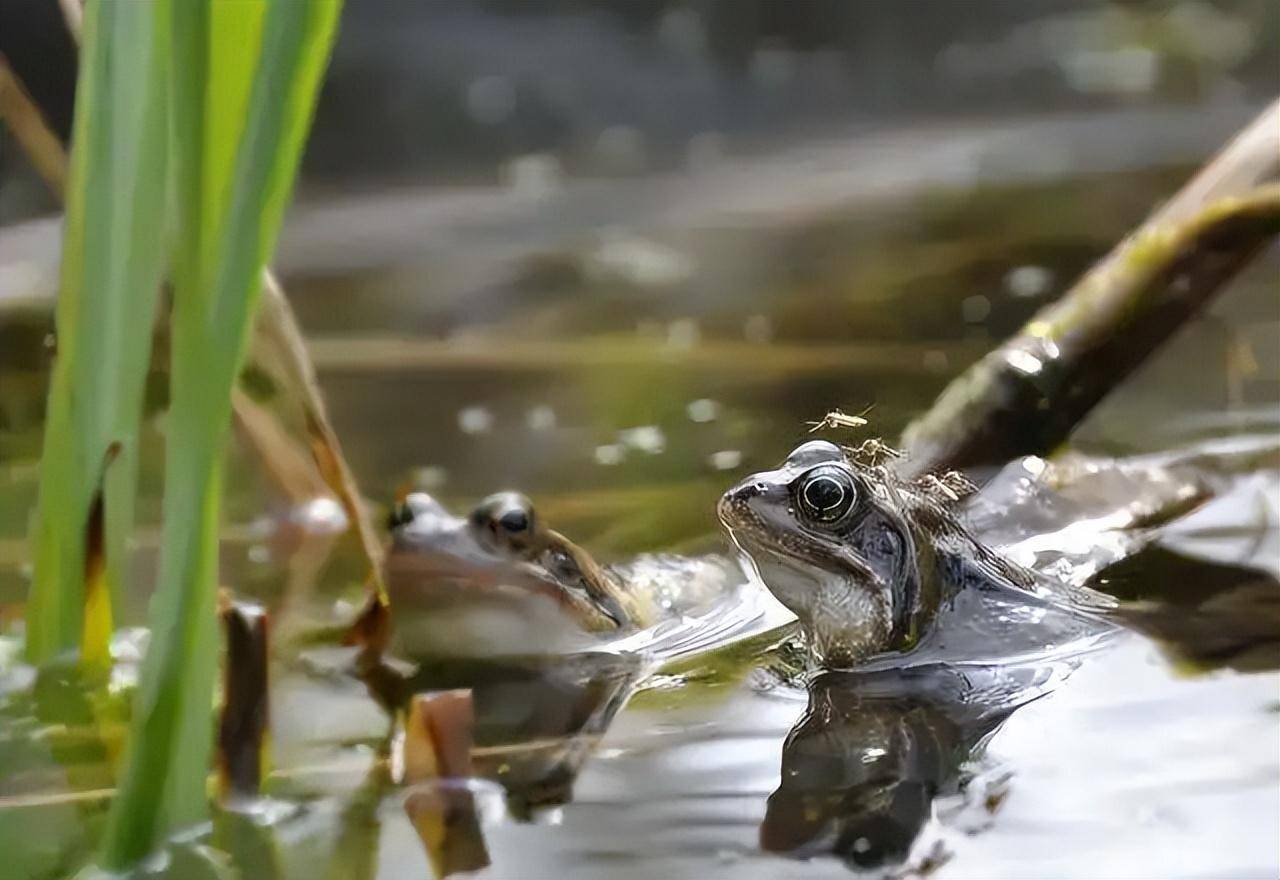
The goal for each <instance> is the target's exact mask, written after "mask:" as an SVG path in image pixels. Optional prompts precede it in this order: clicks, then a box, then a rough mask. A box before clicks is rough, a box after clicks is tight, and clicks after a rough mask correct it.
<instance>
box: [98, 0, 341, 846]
mask: <svg viewBox="0 0 1280 880" xmlns="http://www.w3.org/2000/svg"><path fill="white" fill-rule="evenodd" d="M162 6H163V8H164V9H165V10H166V12H165V14H166V15H170V16H171V18H170V19H169V20H170V24H171V30H170V33H171V35H172V42H173V51H174V59H175V63H174V65H173V67H172V82H171V90H172V101H171V105H170V106H171V111H170V112H171V118H172V154H171V155H172V159H173V167H174V176H175V179H174V189H175V192H176V194H177V208H176V212H177V216H176V218H175V219H176V225H177V230H178V232H177V243H176V247H175V256H174V268H173V277H174V308H173V319H172V321H173V332H172V339H173V362H172V367H171V380H170V381H171V384H170V388H171V391H170V398H171V401H172V402H171V407H170V412H169V418H168V423H167V426H168V436H167V438H166V440H167V449H166V461H165V498H164V536H163V546H162V550H161V564H160V583H159V590H158V592H157V595H156V599H155V601H154V603H153V607H152V614H151V623H152V641H151V647H150V649H149V651H148V654H147V659H146V663H145V667H144V670H143V675H142V682H141V684H140V687H139V694H138V699H137V702H136V706H135V714H134V726H133V731H132V736H131V737H130V743H129V755H128V759H127V763H126V770H125V774H124V778H123V779H122V782H121V785H120V789H119V795H118V796H117V799H116V801H115V803H114V804H113V806H112V810H111V816H110V819H109V822H108V827H107V833H106V837H105V840H104V853H103V861H104V864H105V865H106V867H108V868H113V869H114V868H121V867H124V866H126V865H128V864H130V863H132V862H134V861H136V860H137V859H138V858H140V857H142V856H143V855H145V854H147V853H148V852H150V851H151V850H152V849H153V848H154V847H155V846H156V845H157V844H158V842H159V841H160V838H161V836H162V835H163V834H165V833H166V832H167V831H169V830H171V829H173V828H176V827H179V826H182V825H186V824H189V823H191V822H193V821H196V820H198V819H200V818H201V817H203V815H204V813H205V810H206V791H205V780H206V774H207V769H208V766H209V753H210V746H211V742H212V720H211V712H210V710H211V704H212V698H213V684H214V676H215V671H216V660H217V639H216V620H215V614H214V607H215V592H216V573H217V549H218V509H219V499H220V472H221V460H222V449H223V445H224V442H225V439H226V433H227V426H228V422H229V420H230V412H231V388H232V385H233V383H234V381H235V378H236V375H237V373H238V369H239V365H240V361H241V359H242V357H243V352H244V349H245V346H246V343H247V340H248V334H249V329H250V324H251V320H252V317H253V311H254V306H255V304H256V302H257V296H258V292H259V290H260V287H261V278H262V271H263V266H264V264H265V262H266V260H267V258H268V256H269V254H270V252H271V249H272V248H273V247H274V244H275V239H276V236H277V234H278V232H279V228H280V223H281V221H282V219H283V215H284V208H285V205H286V203H287V200H288V196H289V193H290V190H291V189H292V186H293V181H294V177H295V175H296V172H297V166H298V160H299V157H300V154H301V151H302V145H303V143H304V141H305V138H306V133H307V130H308V128H309V126H310V121H311V114H312V111H313V109H314V105H315V98H316V94H317V92H318V90H319V84H320V78H321V75H322V73H323V70H324V67H325V64H326V63H327V60H328V57H329V52H330V48H331V46H332V41H333V35H334V30H335V28H336V24H337V17H338V12H339V10H340V4H339V3H337V2H329V0H313V2H295V0H273V2H270V3H268V4H267V5H266V9H265V15H264V17H263V18H262V19H261V25H260V28H261V31H260V33H261V37H260V39H261V43H260V44H261V50H260V53H259V55H258V56H257V58H256V59H255V58H254V57H253V56H252V54H250V53H246V52H244V51H243V50H244V46H243V45H240V44H238V42H237V41H235V40H230V39H225V38H224V37H225V35H226V34H227V33H235V32H240V33H248V32H253V31H255V30H256V29H257V27H258V26H257V25H256V24H254V23H252V22H250V21H247V20H246V21H245V22H242V23H241V25H236V23H235V22H231V21H229V20H228V19H226V18H225V16H228V15H234V14H236V13H235V10H242V13H241V14H244V15H246V16H253V15H255V14H256V12H255V11H254V7H255V6H256V4H243V3H235V4H232V3H223V4H211V2H210V0H200V2H190V0H172V2H171V3H166V4H162ZM215 6H216V10H215ZM179 61H180V62H181V63H178V62H179ZM244 65H251V66H253V65H256V68H255V69H254V72H253V75H252V77H251V78H249V77H248V76H246V74H245V71H244ZM245 84H249V85H248V90H249V91H248V98H247V101H246V102H245V105H244V107H245V110H244V122H243V126H242V127H241V128H240V131H239V132H238V133H237V134H238V137H237V139H236V144H235V147H234V149H232V150H228V149H227V148H226V146H225V145H224V144H221V143H219V144H217V145H216V147H215V146H211V138H212V137H213V134H212V133H213V132H215V131H218V130H219V127H221V130H222V131H224V132H228V135H227V136H230V134H229V132H230V131H232V130H234V128H235V126H228V125H226V123H225V120H222V121H217V120H215V119H214V118H213V117H214V115H215V113H220V112H224V111H225V108H226V107H227V106H234V105H235V104H236V102H237V100H238V98H237V97H236V95H235V94H228V93H226V92H224V91H223V90H230V91H231V92H235V91H236V90H237V89H243V88H244V87H245Z"/></svg>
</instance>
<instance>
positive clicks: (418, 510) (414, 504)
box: [387, 492, 436, 531]
mask: <svg viewBox="0 0 1280 880" xmlns="http://www.w3.org/2000/svg"><path fill="white" fill-rule="evenodd" d="M434 506H436V503H435V501H434V500H432V498H431V496H430V495H428V494H426V493H425V492H410V493H409V494H408V495H406V496H405V497H404V498H403V499H401V500H400V501H397V502H396V504H395V506H394V507H392V508H391V512H390V513H389V514H388V515H387V529H388V530H390V531H395V530H396V529H398V528H400V527H401V526H407V525H408V524H409V523H411V522H413V521H414V519H416V518H417V517H418V516H420V515H421V514H422V513H424V512H426V511H427V510H430V509H431V508H432V507H434Z"/></svg>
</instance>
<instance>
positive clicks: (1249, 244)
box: [902, 102, 1280, 474]
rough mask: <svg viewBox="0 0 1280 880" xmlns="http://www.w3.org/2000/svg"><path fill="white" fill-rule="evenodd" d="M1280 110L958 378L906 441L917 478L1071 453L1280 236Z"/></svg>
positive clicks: (906, 464) (907, 462) (908, 464)
mask: <svg viewBox="0 0 1280 880" xmlns="http://www.w3.org/2000/svg"><path fill="white" fill-rule="evenodd" d="M1278 171H1280V102H1278V103H1276V104H1273V105H1271V106H1270V107H1268V108H1267V110H1266V111H1265V112H1264V113H1263V114H1262V115H1261V116H1260V117H1259V118H1258V119H1257V120H1255V121H1254V123H1253V124H1252V125H1250V126H1249V128H1247V129H1246V130H1245V131H1244V132H1243V133H1241V135H1240V136H1239V137H1237V138H1236V140H1235V141H1233V142H1232V143H1231V144H1230V145H1229V146H1228V147H1227V148H1226V149H1225V150H1224V151H1223V152H1222V153H1221V154H1219V155H1218V156H1217V157H1216V158H1215V159H1214V160H1213V161H1212V162H1210V164H1209V165H1207V166H1206V167H1205V168H1204V169H1203V170H1202V171H1201V172H1200V173H1199V174H1198V175H1197V176H1196V177H1195V178H1194V179H1193V180H1192V181H1191V182H1190V183H1188V184H1187V185H1186V186H1185V187H1184V188H1183V189H1182V190H1181V191H1180V192H1179V193H1178V194H1177V195H1176V196H1174V198H1173V199H1171V200H1170V201H1169V202H1168V203H1167V204H1166V205H1165V206H1164V207H1163V208H1162V209H1161V210H1159V211H1157V212H1156V213H1155V214H1153V215H1152V217H1151V218H1149V219H1148V220H1147V222H1146V223H1144V224H1143V225H1142V226H1141V227H1139V228H1138V230H1137V231H1136V232H1134V233H1133V234H1132V235H1131V236H1129V238H1127V239H1126V240H1125V241H1123V242H1121V243H1120V244H1119V245H1118V246H1117V247H1116V248H1115V250H1113V251H1112V252H1111V253H1110V254H1109V255H1108V256H1107V257H1106V258H1105V259H1104V260H1102V262H1100V263H1098V264H1097V265H1095V266H1094V267H1093V268H1092V269H1090V270H1089V271H1088V272H1087V273H1085V275H1084V277H1083V278H1081V279H1080V280H1079V281H1078V282H1077V283H1076V284H1075V286H1074V287H1072V288H1071V290H1069V291H1068V292H1067V293H1066V294H1065V295H1064V296H1063V297H1062V299H1060V300H1059V301H1058V302H1056V303H1054V304H1053V305H1051V306H1049V307H1048V308H1046V309H1044V310H1043V311H1041V312H1040V313H1039V314H1037V315H1036V316H1035V317H1034V318H1033V319H1032V320H1031V321H1030V322H1029V323H1028V324H1027V325H1026V326H1025V327H1023V328H1022V330H1021V331H1020V332H1019V333H1018V334H1017V335H1015V336H1014V337H1013V338H1012V339H1010V340H1009V341H1007V342H1006V343H1004V344H1003V345H1001V346H1000V347H999V348H997V349H996V350H995V351H992V352H991V353H990V354H988V355H987V356H986V357H984V358H983V359H982V360H980V361H979V362H978V363H976V364H974V365H973V366H972V367H970V368H969V369H968V370H966V371H965V372H964V373H963V374H962V375H960V376H959V377H958V378H956V379H955V380H954V381H953V382H952V383H951V384H950V385H948V386H947V388H946V389H945V390H944V391H943V392H942V395H941V396H940V397H939V398H938V400H937V401H936V402H935V403H934V405H933V406H932V407H931V408H930V410H929V411H928V412H927V413H925V414H924V415H923V416H922V417H920V418H919V419H917V420H916V421H915V422H914V423H912V424H911V425H910V426H909V427H908V428H907V430H906V432H905V434H904V435H903V445H904V446H905V448H906V451H907V452H908V458H906V459H904V461H903V464H902V470H904V471H907V472H909V473H912V474H919V473H923V472H927V471H932V470H938V469H948V468H958V467H968V466H973V465H979V464H991V463H996V462H1002V461H1006V460H1008V459H1010V458H1014V457H1016V456H1018V455H1026V454H1037V453H1045V452H1048V451H1050V450H1052V449H1053V448H1055V447H1056V446H1058V445H1059V444H1061V443H1062V442H1063V441H1064V440H1065V439H1066V438H1067V436H1068V435H1069V434H1070V433H1071V431H1072V429H1074V428H1075V426H1076V425H1077V424H1079V422H1080V421H1081V420H1082V419H1083V418H1084V416H1085V415H1086V414H1087V413H1088V412H1089V411H1090V410H1091V409H1092V408H1093V407H1094V406H1095V405H1096V404H1097V403H1098V402H1099V401H1100V400H1102V398H1103V397H1105V396H1106V394H1107V393H1108V392H1110V391H1111V389H1113V388H1114V387H1116V386H1117V385H1118V384H1119V383H1120V382H1121V381H1122V380H1123V379H1124V378H1125V377H1126V376H1128V375H1129V374H1130V373H1131V372H1132V371H1133V370H1134V369H1135V368H1136V367H1137V366H1138V365H1139V364H1141V363H1142V362H1143V361H1144V360H1145V359H1146V358H1147V356H1148V355H1150V354H1151V353H1152V352H1153V351H1155V350H1156V349H1157V348H1158V347H1159V346H1160V345H1161V344H1163V343H1164V342H1165V341H1166V340H1167V339H1168V338H1169V337H1170V336H1171V335H1172V334H1173V333H1174V331H1176V330H1177V329H1178V328H1179V327H1180V326H1182V325H1183V324H1184V323H1185V322H1186V321H1187V320H1188V319H1189V318H1191V317H1193V316H1194V315H1196V314H1197V313H1198V312H1199V311H1200V310H1201V309H1202V308H1203V307H1204V306H1205V305H1206V304H1207V303H1208V302H1209V301H1210V300H1212V298H1213V297H1214V296H1215V295H1216V294H1217V293H1218V292H1219V291H1220V290H1221V289H1222V288H1223V287H1224V286H1225V285H1226V283H1227V282H1228V281H1229V280H1230V279H1231V278H1232V277H1233V276H1234V275H1235V274H1236V273H1237V272H1238V271H1239V270H1240V269H1242V268H1243V267H1244V266H1245V265H1247V264H1248V263H1249V262H1250V260H1252V259H1253V258H1254V257H1255V256H1256V255H1257V254H1258V252H1259V251H1260V250H1262V248H1263V247H1265V246H1266V245H1267V244H1268V243H1269V242H1270V241H1272V240H1273V239H1274V238H1275V237H1276V236H1277V235H1280V184H1266V185H1260V184H1263V182H1264V181H1266V180H1268V179H1270V178H1274V177H1275V176H1276V174H1277V172H1278Z"/></svg>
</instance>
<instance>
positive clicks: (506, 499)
mask: <svg viewBox="0 0 1280 880" xmlns="http://www.w3.org/2000/svg"><path fill="white" fill-rule="evenodd" d="M471 525H472V527H473V528H475V529H476V530H477V531H478V532H479V533H480V535H481V537H482V540H484V541H486V542H487V543H489V544H491V545H492V546H494V547H500V548H504V549H508V550H515V551H520V552H523V551H524V550H526V549H527V548H528V547H529V545H530V543H531V542H532V540H533V533H534V526H535V522H534V512H533V502H531V501H530V500H529V499H528V498H526V497H524V496H523V495H521V494H519V493H518V492H499V493H498V494H496V495H490V496H489V497H488V498H486V499H484V500H483V501H481V502H480V503H479V504H478V505H477V506H476V509H475V510H473V511H472V512H471Z"/></svg>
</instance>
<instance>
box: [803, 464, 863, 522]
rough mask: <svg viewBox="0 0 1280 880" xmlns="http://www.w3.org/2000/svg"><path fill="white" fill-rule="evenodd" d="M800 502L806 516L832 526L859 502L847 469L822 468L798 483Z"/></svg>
mask: <svg viewBox="0 0 1280 880" xmlns="http://www.w3.org/2000/svg"><path fill="white" fill-rule="evenodd" d="M795 491H796V500H797V501H798V502H799V504H800V509H801V510H802V511H803V512H804V514H805V516H807V517H808V518H809V519H812V520H815V521H817V522H823V523H832V522H835V521H836V520H838V519H840V518H841V517H843V516H844V515H845V514H846V513H848V512H849V510H850V508H852V507H853V503H854V502H855V501H856V500H857V499H858V490H857V489H856V488H854V485H853V478H852V477H851V476H849V474H848V472H847V471H845V470H844V469H843V468H840V467H834V466H831V465H820V466H818V467H816V468H813V469H811V470H809V471H806V472H805V473H804V474H803V475H801V477H800V479H799V480H798V481H797V482H796V490H795Z"/></svg>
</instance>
